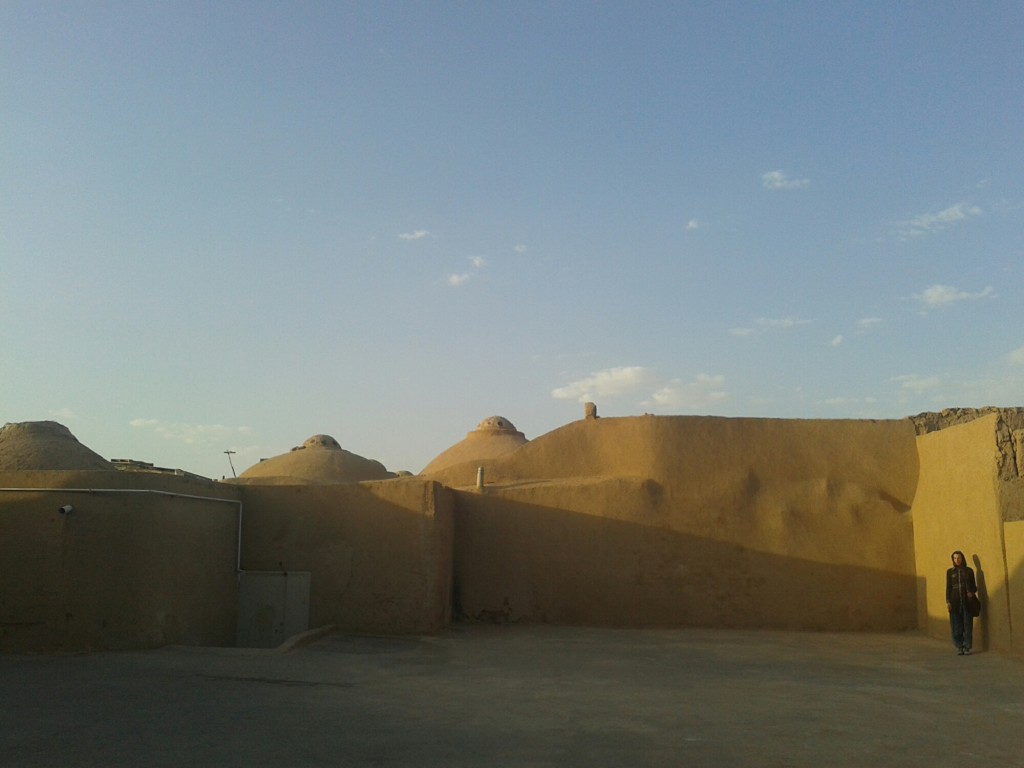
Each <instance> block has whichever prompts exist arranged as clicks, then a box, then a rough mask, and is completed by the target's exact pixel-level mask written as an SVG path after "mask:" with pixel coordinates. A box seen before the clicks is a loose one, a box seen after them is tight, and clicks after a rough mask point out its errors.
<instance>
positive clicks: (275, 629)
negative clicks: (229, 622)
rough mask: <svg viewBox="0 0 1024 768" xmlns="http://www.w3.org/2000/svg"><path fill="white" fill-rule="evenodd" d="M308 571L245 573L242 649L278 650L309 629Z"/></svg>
mask: <svg viewBox="0 0 1024 768" xmlns="http://www.w3.org/2000/svg"><path fill="white" fill-rule="evenodd" d="M309 585H310V574H309V572H308V571H242V573H241V574H239V584H238V642H237V646H238V647H239V648H276V647H277V646H279V645H281V643H283V642H284V641H285V640H287V639H288V638H289V637H292V636H293V635H297V634H300V633H302V632H305V631H306V630H308V629H309Z"/></svg>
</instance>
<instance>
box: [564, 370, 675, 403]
mask: <svg viewBox="0 0 1024 768" xmlns="http://www.w3.org/2000/svg"><path fill="white" fill-rule="evenodd" d="M657 378H658V377H657V376H656V375H655V374H654V372H653V371H651V370H650V369H649V368H644V367H643V366H639V365H632V366H622V367H618V368H606V369H605V370H603V371H598V372H597V373H593V374H591V375H590V376H587V377H586V378H583V379H579V380H577V381H573V382H570V383H569V384H566V385H565V386H564V387H559V388H557V389H553V390H551V396H552V397H553V398H555V399H556V400H573V399H576V400H579V402H581V403H585V402H587V401H589V400H595V399H597V398H599V397H615V396H618V395H628V394H631V393H633V392H639V391H645V390H650V389H651V387H654V386H657V384H658V381H657Z"/></svg>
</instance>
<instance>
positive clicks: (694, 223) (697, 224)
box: [686, 219, 706, 232]
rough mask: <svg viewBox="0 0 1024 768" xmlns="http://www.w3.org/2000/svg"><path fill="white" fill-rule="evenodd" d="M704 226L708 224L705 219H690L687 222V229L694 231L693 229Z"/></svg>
mask: <svg viewBox="0 0 1024 768" xmlns="http://www.w3.org/2000/svg"><path fill="white" fill-rule="evenodd" d="M703 226H706V225H705V224H704V222H703V221H698V220H697V219H690V220H689V221H688V222H686V231H687V232H692V231H693V230H695V229H700V228H701V227H703Z"/></svg>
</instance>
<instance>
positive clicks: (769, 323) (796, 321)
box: [729, 317, 811, 336]
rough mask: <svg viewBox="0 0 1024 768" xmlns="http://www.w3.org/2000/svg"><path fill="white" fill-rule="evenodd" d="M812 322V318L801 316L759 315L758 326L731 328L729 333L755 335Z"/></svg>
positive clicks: (784, 329)
mask: <svg viewBox="0 0 1024 768" xmlns="http://www.w3.org/2000/svg"><path fill="white" fill-rule="evenodd" d="M810 322H811V321H810V320H803V319H801V318H799V317H779V318H771V317H759V318H757V320H755V321H754V325H755V326H756V328H730V329H729V333H731V334H732V335H733V336H753V335H755V334H761V333H767V332H769V331H786V330H789V329H790V328H795V327H796V326H798V325H807V324H808V323H810Z"/></svg>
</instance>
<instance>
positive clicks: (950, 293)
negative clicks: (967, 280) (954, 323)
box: [913, 285, 995, 309]
mask: <svg viewBox="0 0 1024 768" xmlns="http://www.w3.org/2000/svg"><path fill="white" fill-rule="evenodd" d="M994 296H995V292H994V291H993V290H992V286H988V287H987V288H985V289H983V290H981V291H978V292H977V293H970V292H968V291H961V290H960V289H958V288H954V287H953V286H951V285H930V286H928V287H927V288H925V289H924V291H922V292H921V293H915V294H914V296H913V298H914V300H916V301H918V302H919V303H920V304H921V305H922V306H923V307H926V308H928V309H937V308H939V307H946V306H949V305H950V304H955V303H956V302H959V301H976V300H978V299H987V298H992V297H994Z"/></svg>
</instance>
